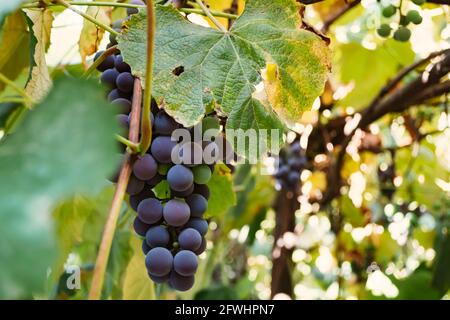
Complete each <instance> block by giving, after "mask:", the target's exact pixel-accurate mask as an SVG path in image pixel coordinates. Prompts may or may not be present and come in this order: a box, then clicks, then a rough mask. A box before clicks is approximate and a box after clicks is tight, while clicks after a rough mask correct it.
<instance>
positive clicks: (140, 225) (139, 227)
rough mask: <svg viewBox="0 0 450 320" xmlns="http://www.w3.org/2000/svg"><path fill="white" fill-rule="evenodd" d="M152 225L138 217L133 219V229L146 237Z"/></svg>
mask: <svg viewBox="0 0 450 320" xmlns="http://www.w3.org/2000/svg"><path fill="white" fill-rule="evenodd" d="M150 227H151V225H149V224H147V223H145V222H142V221H141V220H140V219H139V218H138V217H136V218H135V219H134V221H133V229H134V231H135V232H136V233H137V234H138V235H140V236H141V237H145V234H146V233H147V231H148V229H150Z"/></svg>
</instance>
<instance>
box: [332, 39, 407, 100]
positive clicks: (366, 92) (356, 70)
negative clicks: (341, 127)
mask: <svg viewBox="0 0 450 320" xmlns="http://www.w3.org/2000/svg"><path fill="white" fill-rule="evenodd" d="M414 56H415V55H414V51H412V49H411V44H410V43H399V42H398V41H395V40H393V39H390V40H387V41H385V42H384V44H383V45H380V46H378V47H377V48H376V49H374V50H370V49H367V48H365V47H363V46H362V45H361V44H358V43H355V42H350V43H344V44H339V45H337V46H336V50H334V54H333V60H334V63H333V66H335V67H333V71H334V75H335V76H336V78H337V80H339V81H340V82H342V83H343V84H345V85H348V86H349V87H350V88H352V89H351V90H350V92H349V93H348V94H347V95H346V96H345V97H344V98H343V99H341V100H340V101H339V105H342V106H345V107H348V106H351V107H354V108H355V109H361V108H363V107H366V106H367V105H368V104H369V103H370V101H371V100H372V99H373V98H374V97H375V96H376V95H377V94H378V92H379V91H380V90H381V88H383V86H385V85H386V83H387V81H388V80H389V79H391V78H392V77H393V76H395V75H396V74H397V72H398V70H399V69H401V68H402V67H403V66H406V65H409V64H410V63H412V62H413V61H414ZM369 65H370V72H369V71H368V70H369V69H368V68H367V66H369Z"/></svg>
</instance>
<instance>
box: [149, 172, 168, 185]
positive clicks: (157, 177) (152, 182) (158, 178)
mask: <svg viewBox="0 0 450 320" xmlns="http://www.w3.org/2000/svg"><path fill="white" fill-rule="evenodd" d="M163 179H164V177H163V176H162V175H160V174H159V173H157V174H156V175H155V176H154V177H153V178H151V179H150V180H147V181H146V183H147V184H148V185H149V186H151V187H154V186H156V185H157V184H158V183H160V182H161V181H162V180H163Z"/></svg>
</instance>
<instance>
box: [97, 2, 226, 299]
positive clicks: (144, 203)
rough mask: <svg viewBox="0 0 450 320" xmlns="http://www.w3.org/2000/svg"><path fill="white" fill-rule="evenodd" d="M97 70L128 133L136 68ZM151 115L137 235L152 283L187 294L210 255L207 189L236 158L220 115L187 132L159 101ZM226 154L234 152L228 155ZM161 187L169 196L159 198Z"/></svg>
mask: <svg viewBox="0 0 450 320" xmlns="http://www.w3.org/2000/svg"><path fill="white" fill-rule="evenodd" d="M133 3H135V4H143V2H142V1H133ZM134 13H137V11H135V10H129V11H128V14H129V15H131V14H134ZM117 25H118V23H114V24H113V27H114V26H117ZM120 25H121V23H120ZM110 40H111V43H110V44H109V45H108V46H111V45H114V41H115V39H110ZM101 54H102V52H99V53H97V55H96V57H95V59H97V58H98V57H99V56H100V55H101ZM97 69H98V70H99V71H100V72H102V74H101V78H100V79H101V82H102V83H103V84H104V85H105V86H106V87H107V88H108V90H109V93H108V100H109V101H110V102H111V103H112V105H114V106H115V107H117V112H118V116H117V117H118V121H119V123H120V124H121V125H122V127H123V128H124V130H128V129H129V123H130V115H131V114H130V112H131V105H132V100H133V86H134V77H133V75H132V74H131V68H130V66H129V65H128V64H127V63H126V62H125V61H124V59H123V57H122V56H121V54H120V52H119V53H117V54H115V55H111V56H108V57H107V58H106V59H105V60H104V61H103V62H102V63H101V64H100V65H99V66H98V67H97ZM151 111H152V112H151V114H150V117H151V123H152V126H153V128H152V131H153V141H152V144H151V146H150V149H149V150H148V151H147V153H146V154H145V155H143V156H136V158H135V159H134V163H133V172H132V175H131V177H130V180H129V183H128V186H127V190H126V191H127V193H128V195H129V203H130V206H131V207H132V208H133V210H135V211H136V212H137V217H136V218H135V220H134V223H133V226H134V230H135V232H136V233H137V234H138V235H139V236H141V237H143V238H144V239H143V242H142V250H143V252H144V254H145V264H146V267H147V271H148V275H149V277H150V278H151V279H152V280H153V281H154V282H155V283H165V282H168V284H169V285H170V287H172V288H173V289H176V290H179V291H186V290H189V289H190V288H191V287H192V286H193V284H194V274H195V272H196V270H197V266H198V257H197V256H198V255H200V254H201V253H202V252H204V251H205V249H206V240H205V235H206V233H207V231H208V222H207V220H206V219H204V217H203V215H204V213H205V212H206V210H207V208H208V199H209V195H210V192H209V188H208V186H207V183H208V182H209V180H210V178H211V176H212V173H213V171H214V166H215V163H216V162H217V161H218V160H219V159H220V160H223V161H224V162H227V161H226V159H227V158H228V159H229V158H230V157H227V156H226V155H227V154H230V152H231V154H234V153H233V152H232V151H230V150H231V149H230V146H229V144H227V142H226V139H225V138H224V136H223V135H222V134H221V133H220V122H219V119H218V118H217V117H216V116H215V114H214V113H212V114H210V115H209V116H207V117H205V118H204V119H203V121H202V122H201V123H200V124H199V125H197V126H194V127H190V128H183V126H182V125H180V124H179V123H178V122H176V121H175V119H174V118H172V117H171V116H170V115H169V114H167V113H166V112H165V111H164V110H163V109H162V108H159V107H158V106H157V104H156V102H155V101H153V102H152V109H151ZM208 129H212V130H213V132H214V134H210V138H209V139H208V140H203V139H202V138H200V139H198V138H197V137H198V136H201V137H203V136H204V133H205V131H206V130H208ZM176 130H177V132H178V131H179V130H184V132H185V133H188V136H189V139H188V140H186V139H184V138H183V139H182V140H183V143H181V141H180V139H181V138H179V139H178V140H176V139H174V138H173V134H174V132H175V131H176ZM192 136H193V137H194V138H192ZM211 136H212V138H211ZM227 148H228V149H227ZM222 150H228V151H230V152H226V153H225V155H224V153H223V152H222ZM206 155H207V156H206ZM160 186H162V187H163V188H164V187H166V189H167V190H166V191H167V192H162V195H161V194H160V193H161V192H157V191H156V189H157V188H158V187H160ZM155 193H156V194H158V196H157V195H156V194H155Z"/></svg>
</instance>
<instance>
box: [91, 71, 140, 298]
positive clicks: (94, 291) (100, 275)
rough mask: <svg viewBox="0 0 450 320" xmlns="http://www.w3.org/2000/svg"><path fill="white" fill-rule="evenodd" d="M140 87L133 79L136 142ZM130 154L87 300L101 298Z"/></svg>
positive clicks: (132, 133)
mask: <svg viewBox="0 0 450 320" xmlns="http://www.w3.org/2000/svg"><path fill="white" fill-rule="evenodd" d="M141 102H142V87H141V81H140V80H139V79H137V78H136V79H135V80H134V90H133V104H132V110H131V121H130V133H129V139H130V141H132V142H135V143H137V142H138V141H139V118H140V115H141ZM131 165H132V155H131V154H130V153H128V152H127V153H126V154H125V159H124V160H123V163H122V167H121V169H120V174H119V179H118V181H117V186H116V191H115V193H114V197H113V201H112V203H111V207H110V209H109V213H108V218H107V220H106V224H105V229H104V231H103V236H102V241H101V243H100V248H99V251H98V255H97V260H96V262H95V268H94V275H93V277H92V284H91V289H90V291H89V300H99V299H100V298H101V293H102V288H103V282H104V280H105V272H106V266H107V264H108V258H109V254H110V252H111V245H112V242H113V238H114V234H115V231H116V226H117V220H118V218H119V214H120V209H121V208H122V202H123V199H124V197H125V191H126V189H127V185H128V180H129V179H130V175H131V170H132V168H131Z"/></svg>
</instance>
